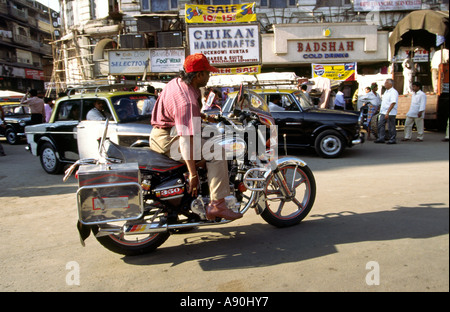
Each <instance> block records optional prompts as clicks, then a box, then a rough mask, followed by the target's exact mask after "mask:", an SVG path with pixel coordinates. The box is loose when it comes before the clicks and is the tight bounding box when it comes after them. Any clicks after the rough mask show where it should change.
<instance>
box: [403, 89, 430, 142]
mask: <svg viewBox="0 0 450 312" xmlns="http://www.w3.org/2000/svg"><path fill="white" fill-rule="evenodd" d="M412 90H413V95H412V97H411V106H410V107H409V111H408V113H407V114H406V120H405V133H404V137H403V139H402V141H409V140H411V137H412V128H413V125H414V124H416V128H417V139H416V142H422V141H423V133H424V126H423V124H424V121H423V119H424V117H425V107H426V105H427V95H426V94H425V93H424V92H423V91H422V84H421V83H420V82H418V81H415V82H413V83H412Z"/></svg>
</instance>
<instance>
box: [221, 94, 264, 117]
mask: <svg viewBox="0 0 450 312" xmlns="http://www.w3.org/2000/svg"><path fill="white" fill-rule="evenodd" d="M237 96H238V92H233V93H230V94H228V98H227V101H226V102H225V104H224V106H223V112H232V111H233V110H235V109H239V110H251V111H255V110H256V111H263V112H265V113H266V114H269V115H270V111H269V107H268V105H267V103H266V102H265V101H264V100H263V98H262V97H260V96H259V95H257V94H256V93H255V92H252V91H245V92H244V98H243V101H242V102H241V103H237Z"/></svg>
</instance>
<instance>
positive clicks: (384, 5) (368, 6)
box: [353, 0, 422, 12]
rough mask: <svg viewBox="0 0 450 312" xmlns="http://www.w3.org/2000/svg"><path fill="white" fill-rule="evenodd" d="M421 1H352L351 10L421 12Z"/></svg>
mask: <svg viewBox="0 0 450 312" xmlns="http://www.w3.org/2000/svg"><path fill="white" fill-rule="evenodd" d="M421 9H422V0H389V1H386V0H354V1H353V10H354V11H356V12H370V11H412V10H421Z"/></svg>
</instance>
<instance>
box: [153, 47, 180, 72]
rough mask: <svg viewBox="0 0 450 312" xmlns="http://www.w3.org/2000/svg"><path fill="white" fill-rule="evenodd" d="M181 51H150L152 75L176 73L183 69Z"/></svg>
mask: <svg viewBox="0 0 450 312" xmlns="http://www.w3.org/2000/svg"><path fill="white" fill-rule="evenodd" d="M184 59H185V51H184V48H183V49H150V68H151V72H153V73H177V72H179V71H180V70H182V69H183V64H184Z"/></svg>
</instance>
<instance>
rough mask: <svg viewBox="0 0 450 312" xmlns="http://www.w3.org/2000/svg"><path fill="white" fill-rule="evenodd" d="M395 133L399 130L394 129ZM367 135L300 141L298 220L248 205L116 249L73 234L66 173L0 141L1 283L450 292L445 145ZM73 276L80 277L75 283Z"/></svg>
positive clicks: (39, 287)
mask: <svg viewBox="0 0 450 312" xmlns="http://www.w3.org/2000/svg"><path fill="white" fill-rule="evenodd" d="M399 136H400V137H401V136H402V133H401V132H400V133H399ZM442 138H443V134H442V133H428V132H427V133H426V136H425V139H426V141H425V142H423V143H415V142H408V143H402V144H397V145H378V144H374V143H373V142H366V143H365V144H363V145H362V146H357V147H354V148H352V149H349V150H347V151H346V152H345V154H344V155H343V157H342V158H340V159H322V158H319V157H317V156H316V155H314V154H313V153H311V152H305V151H299V152H298V156H300V157H301V158H303V159H304V160H306V161H307V163H308V164H309V166H310V167H311V169H312V170H313V172H314V174H315V177H316V182H317V188H318V191H317V197H316V203H315V205H314V207H313V209H312V211H311V213H310V215H309V216H308V217H307V218H306V219H305V220H304V221H303V222H302V223H301V224H300V225H298V226H294V227H291V228H286V229H277V228H274V227H272V226H270V225H268V224H266V223H265V222H264V220H263V219H262V218H260V217H259V216H257V215H256V214H255V213H254V212H253V211H249V212H248V214H247V215H246V216H244V218H242V219H240V220H238V221H235V222H233V223H231V224H228V225H224V226H222V227H220V228H218V227H212V228H201V229H198V230H196V231H193V232H190V233H185V234H178V235H172V236H171V237H170V238H169V239H168V240H167V241H166V243H165V244H163V245H162V246H161V247H160V248H159V249H158V250H157V251H156V252H155V253H152V254H148V255H144V256H139V257H123V256H120V255H117V254H114V253H112V252H110V251H108V250H106V249H104V248H103V247H102V246H101V245H100V244H98V243H97V242H96V240H95V239H94V238H93V237H92V236H91V237H89V238H88V239H87V241H86V247H82V246H81V245H80V242H79V239H78V232H77V230H76V228H75V222H76V219H77V213H76V204H75V191H76V180H75V179H74V178H71V179H70V180H69V182H68V183H64V184H63V183H62V176H60V175H56V176H54V175H48V174H46V173H44V171H43V170H42V169H41V167H40V164H39V160H38V159H37V158H35V157H33V156H31V155H30V154H28V152H26V151H24V145H18V146H9V145H7V144H6V142H5V141H4V139H3V138H1V139H0V140H1V142H2V144H3V145H4V147H5V151H6V153H7V154H8V156H7V157H1V158H0V185H1V187H0V229H1V231H0V241H1V242H2V244H1V245H2V246H1V250H0V291H124V290H125V291H150V292H151V291H164V292H166V291H194V292H200V291H237V292H240V291H256V292H260V291H275V292H284V291H289V292H292V291H370V292H371V291H375V292H376V291H449V226H448V225H449V213H448V212H449V145H448V143H443V142H441V141H440V140H441V139H442ZM77 284H79V285H77Z"/></svg>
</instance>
